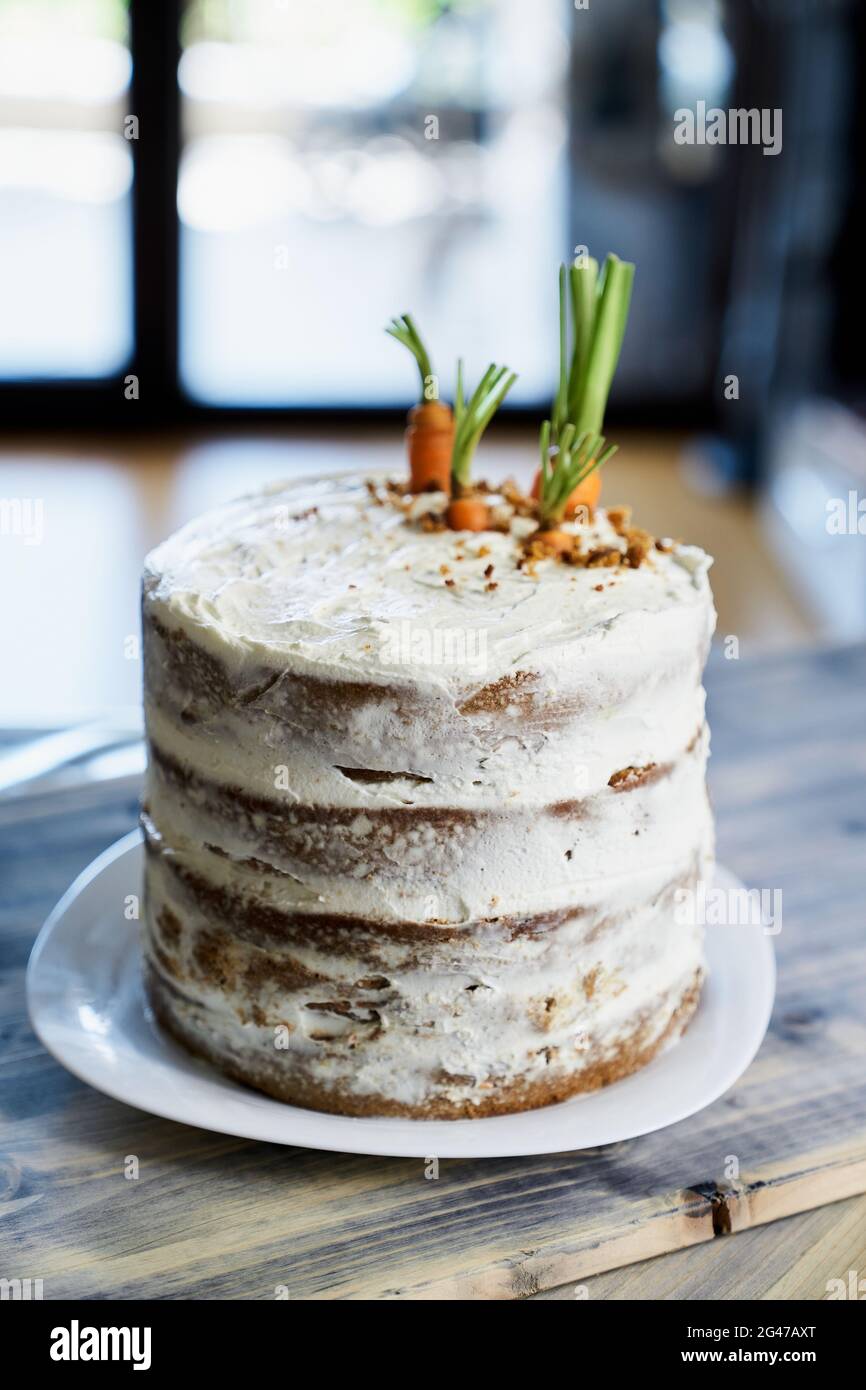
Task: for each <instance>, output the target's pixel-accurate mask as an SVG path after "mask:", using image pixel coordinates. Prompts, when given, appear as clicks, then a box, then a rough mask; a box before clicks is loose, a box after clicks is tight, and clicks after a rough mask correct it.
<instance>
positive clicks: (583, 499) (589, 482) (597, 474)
mask: <svg viewBox="0 0 866 1390" xmlns="http://www.w3.org/2000/svg"><path fill="white" fill-rule="evenodd" d="M540 492H541V469H540V468H539V470H538V472H537V473H536V475H535V481H534V483H533V484H532V496H533V497H535V498H537V497H538V496H539V493H540ZM600 496H601V469H600V468H596V469H595V471H594V472H592V473H590V475H589V477H588V478H584V480H583V482H582V483H578V485H577V487H576V488H575V489H574V491H573V492H572V493H571V495H570V496H569V499H568V501H567V502H566V504H565V515H566V516H567V517H573V516H574V514H575V512H576V511H577V509H578V507H589V508H590V509H592V508H593V507H597V506H598V499H599V497H600Z"/></svg>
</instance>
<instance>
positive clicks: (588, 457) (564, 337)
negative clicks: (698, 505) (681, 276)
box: [539, 255, 634, 524]
mask: <svg viewBox="0 0 866 1390" xmlns="http://www.w3.org/2000/svg"><path fill="white" fill-rule="evenodd" d="M633 280H634V266H633V265H632V264H631V262H630V261H621V260H620V259H619V257H618V256H614V255H609V256H607V258H606V260H605V262H604V265H603V267H602V269H601V273H599V268H598V261H596V260H594V259H593V258H592V257H591V256H586V257H581V259H580V260H579V261H577V262H576V263H575V264H573V265H569V266H564V265H563V266H560V269H559V382H558V385H557V390H556V395H555V397H554V401H553V406H552V409H551V417H550V420H546V421H545V422H544V424H543V425H542V428H541V436H540V439H539V445H540V448H541V452H542V468H541V483H540V487H539V501H540V511H541V517H542V521H543V522H544V523H548V524H549V523H550V522H555V521H561V520H562V517H563V515H564V514H565V507H566V504H567V502H568V499H569V496H570V495H571V493H572V492H573V491H574V489H575V488H576V487H578V486H579V485H580V483H582V482H583V481H584V479H586V478H588V477H589V475H590V473H592V472H593V471H594V470H595V469H596V468H599V467H600V466H601V464H603V463H604V462H606V460H607V459H609V458H610V457H611V455H612V454H613V453H615V451H616V446H610V447H608V448H605V440H604V436H603V435H602V433H601V430H602V425H603V423H604V412H605V409H606V407H607V398H608V395H609V394H610V388H611V383H612V381H613V376H614V372H615V371H616V366H617V362H618V361H619V354H620V349H621V347H622V340H623V336H624V334H625V326H626V322H627V320H628V311H629V304H630V302H631V290H632V282H633ZM569 320H570V322H569Z"/></svg>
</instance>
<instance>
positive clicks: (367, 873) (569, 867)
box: [147, 731, 711, 922]
mask: <svg viewBox="0 0 866 1390" xmlns="http://www.w3.org/2000/svg"><path fill="white" fill-rule="evenodd" d="M706 748H707V737H706V733H705V731H702V733H701V735H700V736H699V737H698V738H697V739H695V740H693V741H692V743H691V745H690V746H689V747H688V749H686V750H683V752H682V753H681V755H680V757H679V758H677V759H676V760H675V761H674V762H671V763H667V764H661V765H655V766H653V765H651V766H650V767H648V768H644V769H633V770H631V771H630V772H626V771H625V770H622V772H623V775H622V780H621V781H619V782H617V783H615V785H613V786H610V785H607V784H606V785H605V786H604V787H603V788H602V789H601V790H600V791H597V792H595V793H592V794H590V795H584V794H583V793H580V794H578V795H573V796H566V797H565V799H563V800H562V801H558V802H553V803H550V804H548V805H546V806H540V807H539V806H531V805H526V804H523V803H520V802H517V801H513V802H507V801H506V802H504V803H502V804H500V805H498V806H496V807H489V808H485V809H483V810H482V809H479V808H467V807H463V806H460V805H456V806H450V807H431V806H419V805H414V806H407V805H399V806H386V807H378V806H373V805H368V806H366V807H363V808H355V807H333V806H332V807H328V806H308V805H304V804H302V803H299V802H296V801H294V800H292V799H291V798H290V797H285V796H284V797H283V798H282V799H278V797H277V795H276V793H274V792H273V791H272V792H271V794H270V795H269V796H256V795H252V794H251V793H249V792H245V791H244V790H242V788H240V787H237V786H233V785H232V784H230V783H228V784H227V783H222V782H216V781H214V780H213V779H212V778H210V777H207V776H204V775H202V774H201V773H198V772H193V771H192V770H191V769H190V768H189V767H185V766H183V765H182V764H180V763H178V762H176V761H175V760H174V759H172V758H170V757H168V756H167V755H165V754H164V753H163V752H162V751H161V749H160V748H159V747H158V746H157V745H156V744H154V743H152V745H151V761H150V770H149V775H148V791H147V808H148V814H149V816H150V817H151V819H152V820H153V822H154V824H155V826H156V827H157V829H158V830H159V831H160V833H161V834H163V835H164V836H165V838H166V839H167V840H168V842H169V843H170V844H172V845H173V846H175V847H176V848H177V849H178V850H180V849H181V847H182V846H184V845H185V846H187V847H188V848H193V847H195V846H197V845H206V846H209V847H211V848H214V849H216V850H217V851H219V852H222V853H223V854H224V855H226V856H228V858H229V860H245V859H254V860H257V861H259V862H264V863H265V864H267V865H270V866H273V867H274V868H275V869H277V870H279V871H281V873H282V874H283V875H289V876H290V877H291V880H292V883H293V885H296V886H299V887H300V888H302V889H304V890H306V892H307V894H308V895H318V896H321V897H322V898H323V899H324V900H325V901H326V902H327V903H328V904H329V906H330V907H331V909H332V910H335V911H347V910H351V909H350V908H349V906H348V905H350V904H356V905H358V907H359V910H360V911H361V912H362V913H364V914H369V915H375V916H380V917H386V918H387V917H396V918H398V919H406V918H411V919H415V920H420V921H424V920H427V919H431V918H432V919H436V920H440V921H446V922H461V921H465V920H468V919H472V918H475V917H480V916H484V915H489V914H490V913H495V912H497V911H506V912H517V911H534V912H543V911H549V910H552V909H557V908H559V907H562V906H567V905H568V904H569V903H571V902H572V900H573V894H574V892H575V890H576V889H578V888H579V887H580V885H581V884H582V883H583V882H584V881H586V880H594V879H597V878H600V877H604V876H606V875H612V876H615V875H617V874H618V873H620V872H621V871H622V867H623V865H624V864H628V866H629V868H630V870H631V871H632V872H635V873H638V872H641V871H642V870H644V869H652V868H657V867H660V868H662V869H664V868H665V867H666V866H669V865H670V863H671V860H672V858H677V857H679V858H680V859H682V858H683V857H685V856H688V855H691V854H695V853H697V852H700V851H702V850H703V849H705V848H706V846H707V844H708V842H709V840H710V838H711V817H710V810H709V805H708V802H707V797H706V789H705V782H704V767H705V761H706ZM568 790H570V788H568V786H567V784H566V783H565V779H563V786H562V791H563V792H567V791H568ZM292 891H294V888H293V890H292Z"/></svg>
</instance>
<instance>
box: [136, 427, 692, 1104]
mask: <svg viewBox="0 0 866 1390" xmlns="http://www.w3.org/2000/svg"><path fill="white" fill-rule="evenodd" d="M561 447H563V448H564V447H565V445H564V444H563V445H562V446H561ZM447 503H448V499H447V497H446V496H444V495H443V494H442V493H441V492H436V491H431V492H426V493H423V494H421V495H419V496H413V495H412V494H411V493H410V492H409V491H408V489H406V488H404V487H401V486H399V485H397V484H396V483H394V482H393V481H388V480H386V479H384V478H374V479H369V478H361V477H357V476H352V475H343V476H335V477H331V478H324V479H317V480H315V481H310V482H298V483H294V484H292V485H283V486H279V487H275V488H271V489H269V490H267V491H264V492H261V493H259V494H257V495H255V496H252V497H247V498H244V499H242V500H241V501H238V502H236V503H233V504H232V505H229V506H226V507H224V508H221V509H219V510H217V511H215V512H212V513H210V514H209V515H207V516H205V517H204V518H202V519H201V520H198V521H196V522H194V523H192V524H191V525H189V526H187V527H185V528H184V529H183V530H182V531H180V532H179V533H178V534H177V535H175V536H174V537H172V538H171V539H170V540H168V541H167V542H166V543H165V544H163V545H161V546H160V547H159V548H158V549H157V550H155V551H154V552H153V553H152V554H151V556H150V557H149V559H148V561H147V567H146V573H145V580H144V601H143V625H144V642H145V703H146V718H147V738H148V749H149V771H148V775H147V786H146V794H145V803H144V826H145V832H146V840H147V867H146V912H145V919H146V920H145V954H146V974H147V989H148V993H149V998H150V1000H151V1003H152V1006H153V1009H154V1011H155V1014H156V1017H157V1018H158V1020H159V1021H160V1022H161V1024H162V1025H163V1026H164V1027H165V1028H166V1029H167V1030H168V1032H169V1033H171V1034H172V1035H173V1036H174V1038H175V1039H177V1040H178V1041H179V1042H180V1043H182V1044H183V1045H184V1046H185V1047H186V1048H188V1049H189V1050H190V1051H192V1052H194V1053H196V1054H198V1055H200V1056H202V1057H204V1058H207V1059H208V1060H209V1061H210V1062H212V1063H213V1064H214V1065H215V1066H216V1067H217V1068H219V1069H220V1070H221V1071H222V1072H224V1073H225V1074H227V1075H228V1076H230V1077H233V1078H235V1079H236V1080H238V1081H241V1082H245V1083H247V1084H249V1085H251V1086H254V1087H257V1088H259V1089H260V1090H262V1091H265V1092H267V1093H268V1094H269V1095H271V1096H275V1097H277V1098H279V1099H281V1100H284V1101H288V1102H292V1103H294V1104H297V1105H302V1106H308V1107H312V1108H314V1109H319V1110H328V1111H333V1112H338V1113H341V1114H346V1115H405V1116H414V1117H444V1118H458V1117H473V1116H482V1115H495V1114H502V1113H506V1112H510V1111H516V1110H522V1109H528V1108H532V1107H536V1106H541V1105H547V1104H549V1103H551V1102H556V1101H561V1100H564V1099H565V1098H567V1097H569V1096H572V1095H575V1094H576V1093H578V1092H584V1091H589V1090H592V1089H594V1088H596V1087H599V1086H603V1085H605V1084H607V1083H609V1082H612V1081H614V1080H616V1079H618V1078H620V1077H624V1076H627V1075H628V1074H629V1073H631V1072H633V1071H635V1070H636V1069H637V1068H639V1067H642V1066H643V1065H644V1064H645V1063H647V1062H648V1061H649V1060H650V1059H651V1058H652V1057H654V1056H655V1055H656V1054H657V1053H658V1052H659V1051H660V1050H661V1049H662V1048H664V1047H666V1046H668V1045H669V1044H671V1043H672V1042H673V1041H674V1040H675V1039H676V1038H677V1037H678V1036H679V1035H680V1033H681V1032H682V1030H683V1028H684V1027H685V1026H686V1024H687V1023H688V1020H689V1018H690V1017H691V1015H692V1013H693V1011H694V1009H695V1007H696V1004H697V1001H698V997H699V993H700V988H701V981H702V977H703V973H704V959H703V951H702V939H701V931H700V928H699V927H698V926H695V925H694V922H693V921H685V920H684V919H683V914H681V913H678V912H677V910H676V901H677V890H679V889H684V888H685V889H688V888H692V887H694V886H695V885H696V883H697V881H698V880H699V879H701V878H705V877H706V876H707V873H708V871H709V860H710V856H711V854H712V825H711V817H710V811H709V807H708V802H707V796H706V790H705V764H706V757H707V742H708V736H707V729H706V725H705V722H704V692H703V689H702V686H701V678H702V671H703V665H704V661H705V658H706V655H707V650H708V644H709V640H710V635H711V632H712V629H713V624H714V612H713V605H712V598H711V593H710V588H709V583H708V578H707V570H708V566H709V560H708V558H707V557H706V556H705V555H704V554H703V553H702V552H701V551H699V550H697V549H695V548H692V547H689V546H685V545H681V544H675V543H673V542H670V541H666V540H665V539H663V538H661V539H659V540H654V539H653V538H652V537H649V536H647V534H646V533H645V532H643V531H640V530H638V529H637V528H635V527H633V526H632V524H631V520H630V517H629V515H628V513H627V512H626V511H625V509H617V508H611V509H609V510H608V511H604V510H603V509H601V508H598V509H596V510H592V509H589V510H588V511H586V514H585V515H584V516H583V518H582V519H576V520H573V521H569V520H567V519H566V520H564V521H562V522H561V525H560V526H559V528H558V530H557V535H558V536H560V537H561V536H563V535H564V536H565V537H566V542H565V543H564V544H565V547H566V549H565V550H564V551H563V548H562V543H561V542H560V545H559V550H558V551H557V553H555V554H554V553H553V551H552V550H548V549H547V548H546V547H545V545H544V544H543V543H540V542H539V543H533V540H532V536H533V532H537V530H538V523H537V521H536V520H534V519H533V516H532V506H531V504H530V503H526V502H524V501H522V500H521V497H520V495H519V494H518V493H517V492H516V490H514V489H509V488H505V489H504V490H502V491H501V492H498V493H496V494H494V495H492V496H487V498H486V501H485V506H487V507H488V508H489V512H488V515H489V523H488V524H487V525H486V526H485V529H484V530H483V531H482V532H481V533H480V534H476V533H474V532H473V531H471V530H469V531H467V530H455V529H451V528H449V527H448V525H447V524H446V522H445V520H444V515H445V509H446V506H447Z"/></svg>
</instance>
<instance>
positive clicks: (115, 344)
mask: <svg viewBox="0 0 866 1390" xmlns="http://www.w3.org/2000/svg"><path fill="white" fill-rule="evenodd" d="M127 30H128V18H127V5H126V3H125V0H0V379H5V380H22V379H42V378H99V377H105V376H108V375H110V374H112V373H115V372H117V371H119V370H120V369H121V368H122V367H123V365H124V364H125V363H126V361H127V360H128V359H129V357H130V354H131V352H132V338H133V330H132V318H133V311H132V232H131V183H132V157H131V154H130V146H129V143H128V141H127V140H126V139H125V138H124V136H123V133H122V131H123V121H124V115H125V114H126V112H127V110H128V106H127V105H126V102H127V100H128V95H127V94H128V89H129V82H130V75H131V68H132V65H131V60H130V54H129V46H128V34H127Z"/></svg>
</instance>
